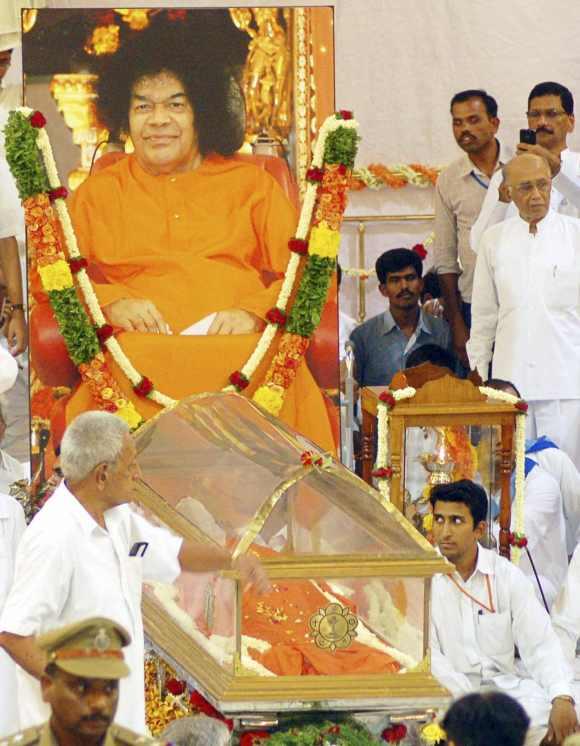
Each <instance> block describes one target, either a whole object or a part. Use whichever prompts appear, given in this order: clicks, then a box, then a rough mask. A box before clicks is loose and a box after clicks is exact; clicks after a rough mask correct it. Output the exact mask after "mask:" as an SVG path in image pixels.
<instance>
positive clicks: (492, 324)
mask: <svg viewBox="0 0 580 746" xmlns="http://www.w3.org/2000/svg"><path fill="white" fill-rule="evenodd" d="M472 317H473V323H472V327H471V338H470V339H469V342H468V343H467V351H468V355H469V361H470V363H471V367H472V368H475V367H476V368H477V369H478V371H479V373H480V375H481V376H482V377H483V378H484V380H485V379H486V378H487V370H488V365H489V363H490V361H491V360H492V356H493V362H492V371H493V376H494V377H497V378H503V379H505V380H508V381H511V382H512V383H515V385H516V386H517V387H518V389H519V391H520V393H521V394H522V396H523V397H524V398H525V399H528V400H531V401H540V400H555V399H559V400H564V399H580V354H579V351H580V220H577V219H575V218H570V217H568V216H566V215H560V214H558V213H556V212H553V211H550V212H549V213H548V214H547V215H546V217H545V218H544V219H543V220H542V221H541V222H540V223H539V224H538V230H537V233H536V234H535V235H532V234H531V233H530V232H529V225H528V223H526V222H525V221H524V220H522V219H521V218H520V217H514V218H510V219H509V220H505V221H504V222H503V223H499V224H498V225H494V226H493V227H492V228H490V229H489V230H488V231H487V232H486V233H485V235H484V236H483V238H482V240H481V244H480V249H479V252H478V257H477V264H476V268H475V279H474V288H473V302H472ZM494 344H495V349H494ZM545 434H546V435H549V433H545ZM558 445H560V446H563V445H564V444H563V443H558Z"/></svg>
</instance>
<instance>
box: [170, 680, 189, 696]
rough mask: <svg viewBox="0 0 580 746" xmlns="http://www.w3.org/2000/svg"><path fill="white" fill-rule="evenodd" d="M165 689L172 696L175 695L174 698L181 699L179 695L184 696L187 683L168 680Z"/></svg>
mask: <svg viewBox="0 0 580 746" xmlns="http://www.w3.org/2000/svg"><path fill="white" fill-rule="evenodd" d="M165 687H166V689H167V691H168V692H169V693H170V694H173V696H174V697H179V695H180V694H183V692H184V691H185V689H186V687H185V682H184V681H179V679H168V680H167V681H166V682H165Z"/></svg>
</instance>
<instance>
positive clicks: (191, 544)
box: [179, 540, 270, 593]
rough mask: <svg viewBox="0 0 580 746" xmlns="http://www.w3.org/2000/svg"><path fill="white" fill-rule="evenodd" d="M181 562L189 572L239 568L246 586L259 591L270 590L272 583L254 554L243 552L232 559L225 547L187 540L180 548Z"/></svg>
mask: <svg viewBox="0 0 580 746" xmlns="http://www.w3.org/2000/svg"><path fill="white" fill-rule="evenodd" d="M179 564H180V565H181V567H182V568H183V569H184V570H189V572H211V571H212V570H229V569H230V568H231V569H232V570H237V571H238V572H239V573H240V576H241V579H242V584H243V585H244V587H245V588H248V587H249V586H254V587H255V588H256V590H257V591H258V592H259V593H265V592H267V591H268V589H269V587H270V584H269V582H268V579H267V577H266V574H265V572H264V568H263V567H262V565H261V564H260V562H259V560H258V559H257V558H256V557H254V556H253V555H252V554H243V555H241V556H239V557H237V558H236V559H235V560H232V557H231V555H230V554H229V552H227V551H226V550H225V549H220V548H215V547H211V546H207V545H205V544H200V543H198V542H195V541H187V540H185V541H184V542H183V543H182V545H181V549H180V550H179Z"/></svg>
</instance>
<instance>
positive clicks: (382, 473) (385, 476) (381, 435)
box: [372, 386, 417, 502]
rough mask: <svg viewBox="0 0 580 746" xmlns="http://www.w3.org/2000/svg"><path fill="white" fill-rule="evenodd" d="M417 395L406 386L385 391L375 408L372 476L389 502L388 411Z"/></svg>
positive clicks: (390, 471)
mask: <svg viewBox="0 0 580 746" xmlns="http://www.w3.org/2000/svg"><path fill="white" fill-rule="evenodd" d="M416 393H417V389H414V388H413V387H412V386H407V387H406V388H404V389H398V390H396V391H391V390H390V389H387V390H386V391H383V392H382V394H381V395H380V396H379V405H378V407H377V410H378V411H377V420H378V427H377V459H376V462H375V469H374V471H373V472H372V476H373V477H374V478H375V479H376V480H377V489H378V490H379V492H380V493H381V495H382V496H383V498H384V499H385V500H386V501H387V502H390V499H391V484H390V483H391V478H392V476H393V470H392V468H391V467H390V466H389V464H388V456H389V453H388V448H389V410H390V409H392V408H393V407H394V406H395V404H396V403H397V402H398V401H403V400H404V399H411V398H412V397H413V396H415V394H416Z"/></svg>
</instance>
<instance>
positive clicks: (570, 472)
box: [526, 448, 580, 555]
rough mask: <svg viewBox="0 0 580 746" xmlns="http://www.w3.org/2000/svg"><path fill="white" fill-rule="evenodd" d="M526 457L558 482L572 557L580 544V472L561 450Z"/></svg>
mask: <svg viewBox="0 0 580 746" xmlns="http://www.w3.org/2000/svg"><path fill="white" fill-rule="evenodd" d="M526 456H527V458H530V459H532V460H533V461H535V462H536V463H537V464H539V465H540V466H541V467H542V469H543V470H544V471H546V472H548V474H550V475H551V476H552V477H553V478H554V479H555V480H556V482H558V487H559V489H560V494H561V495H562V507H563V511H564V519H565V523H566V544H567V552H568V555H571V554H573V553H574V550H575V548H576V545H577V544H578V543H579V542H580V472H579V471H578V469H577V468H576V467H575V466H574V464H573V463H572V459H571V458H570V456H568V454H567V453H565V452H564V451H562V450H561V449H560V448H546V449H544V450H542V451H538V452H536V453H527V454H526Z"/></svg>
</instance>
